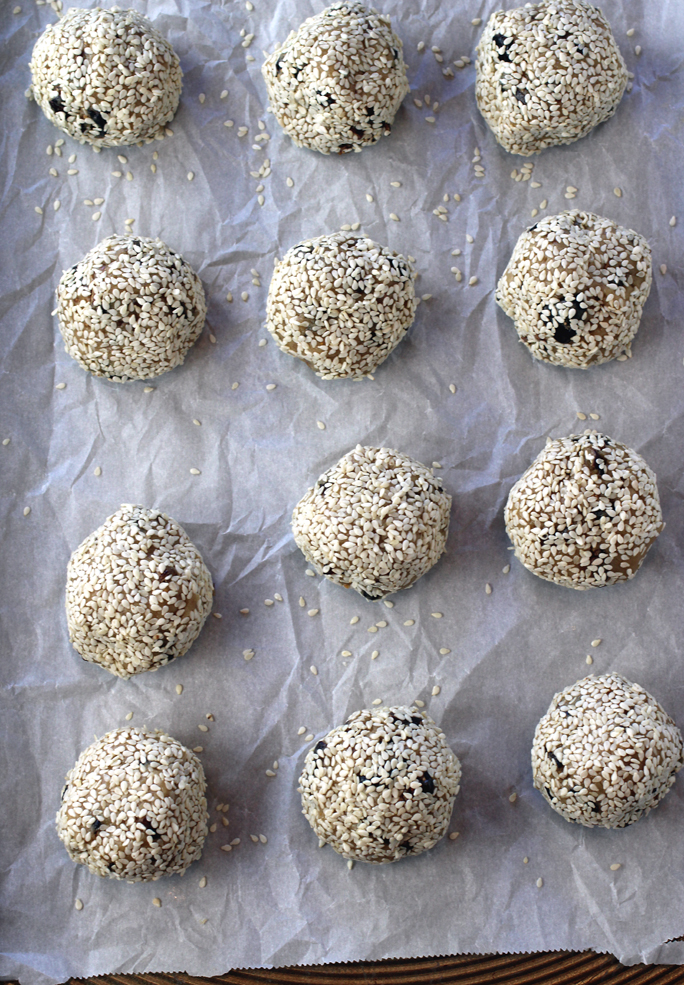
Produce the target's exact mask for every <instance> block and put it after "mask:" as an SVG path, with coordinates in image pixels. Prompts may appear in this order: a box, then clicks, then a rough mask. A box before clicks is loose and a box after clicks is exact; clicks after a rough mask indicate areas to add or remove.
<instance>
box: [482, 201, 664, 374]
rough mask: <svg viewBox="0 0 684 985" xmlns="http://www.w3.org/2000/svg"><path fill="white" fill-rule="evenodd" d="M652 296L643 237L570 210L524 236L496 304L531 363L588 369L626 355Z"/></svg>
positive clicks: (649, 257)
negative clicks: (540, 362) (532, 361)
mask: <svg viewBox="0 0 684 985" xmlns="http://www.w3.org/2000/svg"><path fill="white" fill-rule="evenodd" d="M650 289H651V250H650V247H649V245H648V243H647V242H646V240H645V239H644V238H643V236H640V235H639V234H638V233H635V232H633V231H632V230H631V229H625V228H624V227H623V226H618V224H617V223H616V222H613V221H612V220H611V219H604V218H602V217H601V216H598V215H594V213H593V212H580V211H578V210H577V209H574V210H572V211H571V212H561V213H560V215H552V216H547V217H546V218H544V219H541V220H540V221H539V222H537V223H536V224H535V225H534V226H532V228H531V229H528V230H527V231H526V232H524V233H522V235H521V236H520V238H519V239H518V242H517V243H516V246H515V249H514V250H513V255H512V257H511V259H510V260H509V262H508V266H507V267H506V269H505V270H504V272H503V275H502V277H501V279H500V281H499V284H498V286H497V292H496V300H497V302H498V304H499V305H500V306H501V307H502V308H503V310H504V311H505V312H506V314H507V315H508V316H509V317H510V318H512V319H513V320H514V321H515V328H516V331H517V333H518V335H519V336H520V341H521V342H523V343H524V344H525V345H526V346H527V348H528V349H529V350H530V352H531V353H532V355H533V356H534V357H535V359H541V360H543V361H544V362H547V363H553V364H555V365H556V366H569V367H571V368H573V369H588V368H589V366H595V365H597V364H598V363H604V362H607V361H608V360H610V359H615V358H616V357H617V356H619V355H621V354H622V353H623V352H625V350H627V351H629V344H630V342H631V341H632V339H633V338H634V336H635V335H636V333H637V330H638V328H639V321H640V319H641V311H642V308H643V306H644V303H645V301H646V298H647V297H648V294H649V291H650Z"/></svg>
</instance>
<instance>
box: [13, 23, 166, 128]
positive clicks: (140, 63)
mask: <svg viewBox="0 0 684 985" xmlns="http://www.w3.org/2000/svg"><path fill="white" fill-rule="evenodd" d="M31 77H32V80H33V85H32V89H31V91H32V94H33V98H34V99H35V100H36V102H37V103H38V105H39V106H40V108H41V109H42V110H43V112H44V113H45V115H46V116H47V118H48V120H51V121H52V122H53V123H54V124H55V126H57V127H59V129H60V130H63V131H64V132H65V133H68V134H69V136H71V137H74V138H75V139H76V140H78V141H79V142H80V143H82V144H92V145H93V146H95V147H117V146H119V145H122V144H135V143H138V142H140V141H145V142H146V143H149V142H150V141H151V140H155V139H156V138H158V137H163V136H164V127H165V125H166V124H167V123H169V122H170V121H171V119H172V118H173V115H174V113H175V112H176V109H177V107H178V100H179V99H180V93H181V84H182V83H181V79H182V73H181V69H180V62H179V61H178V56H177V55H176V53H175V51H174V50H173V48H172V47H171V45H170V44H169V43H168V41H166V40H165V39H164V38H163V37H162V36H161V34H160V33H159V31H156V30H155V29H154V28H153V27H152V25H151V24H150V22H149V21H148V20H147V18H146V17H143V16H142V14H138V13H137V12H136V11H135V10H121V11H114V10H100V9H99V8H98V7H95V8H93V9H92V10H79V9H76V8H72V9H71V10H68V11H67V12H66V15H65V16H64V17H63V18H62V19H61V20H59V21H57V23H56V24H49V25H48V26H47V27H46V28H45V30H44V31H43V33H42V34H41V36H40V37H39V38H38V41H37V42H36V44H35V47H34V49H33V56H32V58H31Z"/></svg>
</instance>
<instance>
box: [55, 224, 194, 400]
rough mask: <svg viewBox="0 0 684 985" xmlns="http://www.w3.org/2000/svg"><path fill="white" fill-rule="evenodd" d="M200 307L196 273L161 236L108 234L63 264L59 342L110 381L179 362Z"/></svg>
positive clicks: (151, 373)
mask: <svg viewBox="0 0 684 985" xmlns="http://www.w3.org/2000/svg"><path fill="white" fill-rule="evenodd" d="M206 313H207V306H206V303H205V300H204V288H203V287H202V282H201V281H200V279H199V277H198V276H197V274H196V273H195V271H194V270H193V269H192V267H191V266H190V264H189V263H186V261H185V260H184V259H183V257H182V256H180V254H178V253H175V252H174V251H173V250H172V249H170V248H169V247H168V246H166V244H165V243H162V241H161V240H160V239H146V238H143V237H141V236H109V237H108V238H107V239H104V240H102V242H101V243H99V244H98V245H97V246H96V247H95V248H94V249H92V250H91V251H90V253H86V255H85V256H84V257H83V259H82V260H81V261H80V262H79V263H77V264H76V265H75V266H74V267H70V268H69V270H65V271H64V273H63V274H62V277H61V279H60V282H59V286H58V288H57V315H58V317H59V330H60V332H61V333H62V337H63V339H64V348H65V350H66V351H67V352H68V353H69V355H70V356H72V357H73V358H74V359H75V360H76V362H77V363H78V364H79V365H80V366H82V367H83V369H85V370H87V371H88V372H89V373H92V374H93V376H104V377H106V378H107V379H109V380H112V381H113V382H115V383H126V382H128V381H129V380H149V379H152V378H153V377H155V376H160V375H161V374H162V373H167V372H168V371H169V370H170V369H175V367H176V366H180V365H181V364H182V362H183V360H184V359H185V356H186V353H187V351H188V349H189V348H190V346H191V345H192V344H193V342H195V341H196V339H197V338H198V337H199V334H200V332H201V331H202V327H203V325H204V319H205V317H206Z"/></svg>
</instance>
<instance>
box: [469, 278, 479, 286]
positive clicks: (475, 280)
mask: <svg viewBox="0 0 684 985" xmlns="http://www.w3.org/2000/svg"><path fill="white" fill-rule="evenodd" d="M476 284H477V277H471V278H470V280H469V281H468V286H469V287H475V285H476Z"/></svg>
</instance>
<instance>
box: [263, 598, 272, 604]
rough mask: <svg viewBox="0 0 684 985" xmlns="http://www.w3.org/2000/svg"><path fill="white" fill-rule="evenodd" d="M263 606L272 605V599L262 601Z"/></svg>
mask: <svg viewBox="0 0 684 985" xmlns="http://www.w3.org/2000/svg"><path fill="white" fill-rule="evenodd" d="M264 605H273V599H264Z"/></svg>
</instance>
